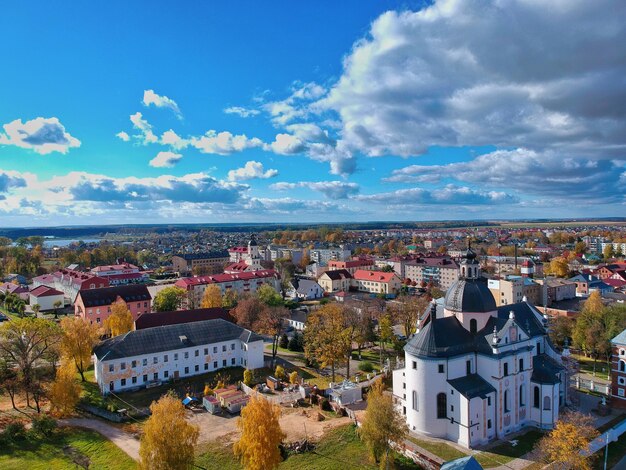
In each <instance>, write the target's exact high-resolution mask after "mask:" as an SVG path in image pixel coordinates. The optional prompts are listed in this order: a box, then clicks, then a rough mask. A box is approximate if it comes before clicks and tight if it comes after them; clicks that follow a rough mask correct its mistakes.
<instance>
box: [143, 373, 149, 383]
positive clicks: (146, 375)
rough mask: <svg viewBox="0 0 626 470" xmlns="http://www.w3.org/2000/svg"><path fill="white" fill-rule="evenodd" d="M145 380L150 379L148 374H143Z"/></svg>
mask: <svg viewBox="0 0 626 470" xmlns="http://www.w3.org/2000/svg"><path fill="white" fill-rule="evenodd" d="M143 381H144V382H147V381H148V374H143Z"/></svg>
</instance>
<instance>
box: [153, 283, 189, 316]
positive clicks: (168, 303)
mask: <svg viewBox="0 0 626 470" xmlns="http://www.w3.org/2000/svg"><path fill="white" fill-rule="evenodd" d="M185 297H187V292H186V291H185V289H181V288H180V287H177V286H168V287H165V288H164V289H161V290H160V291H159V292H157V294H156V295H155V296H154V301H153V308H154V311H155V312H171V311H173V310H178V309H179V308H180V306H181V305H182V304H183V302H184V300H185Z"/></svg>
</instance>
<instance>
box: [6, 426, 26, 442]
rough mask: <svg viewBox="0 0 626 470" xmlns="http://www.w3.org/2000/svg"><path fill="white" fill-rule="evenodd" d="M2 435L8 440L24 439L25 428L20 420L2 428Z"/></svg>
mask: <svg viewBox="0 0 626 470" xmlns="http://www.w3.org/2000/svg"><path fill="white" fill-rule="evenodd" d="M3 434H4V437H5V438H6V439H7V440H10V441H22V440H24V439H26V428H25V427H24V424H23V423H21V422H19V421H18V422H15V423H11V424H9V425H8V426H7V427H6V428H4V433H3Z"/></svg>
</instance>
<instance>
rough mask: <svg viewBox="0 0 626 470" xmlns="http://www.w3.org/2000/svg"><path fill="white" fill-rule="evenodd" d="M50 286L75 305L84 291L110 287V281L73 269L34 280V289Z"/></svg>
mask: <svg viewBox="0 0 626 470" xmlns="http://www.w3.org/2000/svg"><path fill="white" fill-rule="evenodd" d="M39 286H48V287H52V288H54V289H56V290H59V291H61V292H63V295H65V297H66V298H67V299H69V303H70V304H71V305H74V302H76V296H77V295H78V293H79V292H80V291H82V290H86V289H101V288H104V287H109V280H108V279H107V278H105V277H101V276H96V275H95V274H92V273H84V272H81V271H75V270H72V269H60V270H58V271H56V272H54V273H52V274H44V275H43V276H37V277H35V278H33V288H35V287H39Z"/></svg>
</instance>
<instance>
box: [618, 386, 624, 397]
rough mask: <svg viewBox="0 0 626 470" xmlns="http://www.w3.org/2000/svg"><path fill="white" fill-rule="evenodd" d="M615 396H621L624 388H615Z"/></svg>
mask: <svg viewBox="0 0 626 470" xmlns="http://www.w3.org/2000/svg"><path fill="white" fill-rule="evenodd" d="M617 396H618V397H623V396H624V389H623V388H618V389H617Z"/></svg>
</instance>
